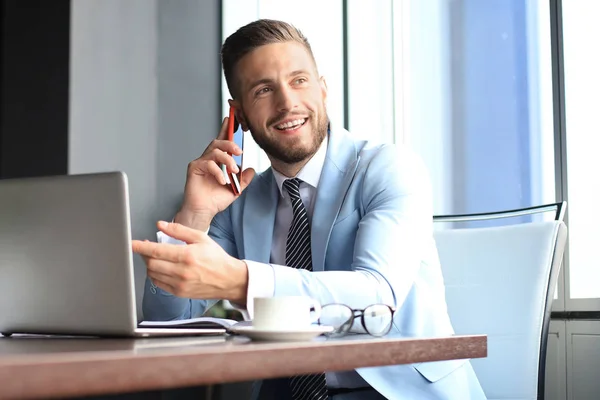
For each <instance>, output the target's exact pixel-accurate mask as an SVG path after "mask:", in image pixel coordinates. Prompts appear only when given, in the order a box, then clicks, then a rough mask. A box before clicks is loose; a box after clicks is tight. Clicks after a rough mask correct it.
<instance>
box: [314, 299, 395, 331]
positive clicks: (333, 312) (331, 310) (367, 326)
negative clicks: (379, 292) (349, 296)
mask: <svg viewBox="0 0 600 400" xmlns="http://www.w3.org/2000/svg"><path fill="white" fill-rule="evenodd" d="M395 311H396V309H395V308H393V307H391V306H388V305H386V304H373V305H370V306H368V307H366V308H364V309H362V310H361V309H353V308H350V307H348V306H347V305H345V304H337V303H331V304H325V305H324V306H322V307H321V315H320V316H319V319H318V323H319V325H327V326H332V327H333V328H334V330H333V332H331V333H329V334H327V335H328V336H343V335H345V334H347V333H348V332H350V329H351V328H352V326H353V325H354V321H355V320H356V319H357V318H360V322H361V325H362V328H363V329H364V331H365V332H366V333H368V334H369V335H372V336H378V337H379V336H385V335H387V334H388V333H389V332H390V329H392V321H393V317H394V312H395ZM357 328H358V327H356V326H355V328H354V329H353V331H358V332H359V333H360V328H358V329H357Z"/></svg>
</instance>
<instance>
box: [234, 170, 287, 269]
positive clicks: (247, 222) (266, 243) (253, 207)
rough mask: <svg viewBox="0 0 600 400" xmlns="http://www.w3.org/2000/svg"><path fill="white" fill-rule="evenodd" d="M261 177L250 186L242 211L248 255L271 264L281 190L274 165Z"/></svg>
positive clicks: (252, 258)
mask: <svg viewBox="0 0 600 400" xmlns="http://www.w3.org/2000/svg"><path fill="white" fill-rule="evenodd" d="M257 178H258V179H259V180H260V181H259V182H257V184H256V185H250V186H249V187H248V188H247V189H246V190H247V191H248V193H246V199H245V202H244V210H243V213H242V215H243V217H242V219H243V221H242V226H243V234H244V258H246V259H248V260H252V261H257V262H262V263H269V262H270V259H271V244H272V241H273V228H274V226H275V214H276V212H277V203H278V201H279V197H278V196H279V190H278V189H277V185H276V183H275V178H274V177H273V172H272V171H271V169H270V168H269V169H268V170H267V171H265V172H264V173H262V174H261V175H260V176H257ZM255 179H256V178H255Z"/></svg>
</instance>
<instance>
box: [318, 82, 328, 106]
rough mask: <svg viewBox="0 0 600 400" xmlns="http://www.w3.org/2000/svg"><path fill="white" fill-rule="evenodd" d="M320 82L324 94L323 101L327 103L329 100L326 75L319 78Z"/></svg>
mask: <svg viewBox="0 0 600 400" xmlns="http://www.w3.org/2000/svg"><path fill="white" fill-rule="evenodd" d="M319 83H320V85H321V95H322V96H323V102H324V103H326V102H327V81H326V80H325V77H324V76H322V77H320V78H319Z"/></svg>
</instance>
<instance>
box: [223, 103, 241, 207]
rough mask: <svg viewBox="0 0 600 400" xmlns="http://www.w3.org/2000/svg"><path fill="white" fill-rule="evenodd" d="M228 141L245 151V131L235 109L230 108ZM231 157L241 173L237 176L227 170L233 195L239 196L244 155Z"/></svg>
mask: <svg viewBox="0 0 600 400" xmlns="http://www.w3.org/2000/svg"><path fill="white" fill-rule="evenodd" d="M227 140H230V141H232V142H235V144H237V145H238V147H239V148H240V149H242V150H244V130H243V129H242V127H241V125H240V124H239V123H238V121H237V119H236V118H235V109H234V108H233V107H229V121H228V123H227ZM229 155H230V156H232V157H233V160H234V161H235V163H236V164H237V166H238V168H239V170H240V172H238V173H237V174H235V173H233V172H231V171H230V170H229V168H227V176H228V177H229V183H230V184H231V189H232V190H233V193H234V194H235V195H236V196H239V195H240V194H241V193H242V187H241V184H240V182H241V181H242V164H243V163H242V161H243V157H244V155H243V154H241V155H239V156H236V155H233V154H229Z"/></svg>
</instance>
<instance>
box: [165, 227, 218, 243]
mask: <svg viewBox="0 0 600 400" xmlns="http://www.w3.org/2000/svg"><path fill="white" fill-rule="evenodd" d="M208 231H210V225H209V226H208V229H207V230H206V232H204V233H206V234H207V235H208ZM156 241H157V242H158V243H171V244H187V243H186V242H184V241H183V240H179V239H175V238H172V237H171V236H169V235H167V234H165V233H163V232H161V231H158V232H156Z"/></svg>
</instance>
